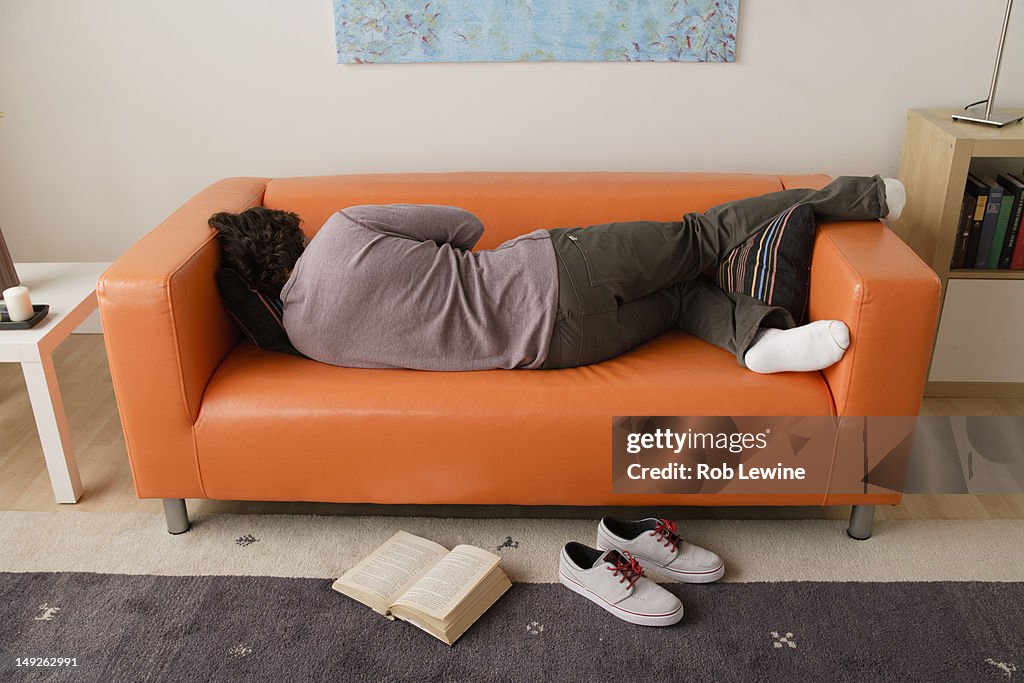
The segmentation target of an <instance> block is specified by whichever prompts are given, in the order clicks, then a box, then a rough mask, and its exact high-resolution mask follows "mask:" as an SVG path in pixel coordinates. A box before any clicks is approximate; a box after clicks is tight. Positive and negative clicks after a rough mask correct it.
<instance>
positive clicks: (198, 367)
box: [96, 178, 267, 498]
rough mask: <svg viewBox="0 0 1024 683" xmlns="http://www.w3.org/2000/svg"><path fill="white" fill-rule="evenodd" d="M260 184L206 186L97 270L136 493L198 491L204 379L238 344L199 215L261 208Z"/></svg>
mask: <svg viewBox="0 0 1024 683" xmlns="http://www.w3.org/2000/svg"><path fill="white" fill-rule="evenodd" d="M266 184H267V179H265V178H228V179H225V180H220V181H218V182H216V183H213V184H212V185H210V186H209V187H207V188H206V189H204V190H202V191H201V192H199V193H198V194H197V195H195V196H194V197H192V198H191V199H190V200H188V202H186V203H185V204H184V205H183V206H182V207H181V208H179V209H178V210H177V211H175V212H174V213H173V214H171V216H170V217H168V218H167V219H166V220H165V221H164V222H163V223H161V224H160V225H158V226H157V227H156V228H154V229H153V230H152V231H150V232H149V233H148V234H146V235H145V236H144V237H143V238H142V239H141V240H139V241H138V242H137V243H136V244H134V245H133V246H131V247H130V248H129V249H128V250H127V251H126V252H124V254H122V255H121V256H120V257H119V258H118V259H117V260H116V261H115V262H114V263H113V264H112V265H111V266H110V268H108V269H107V270H106V271H105V272H104V273H103V275H101V276H100V280H99V283H98V284H97V288H96V295H97V299H98V301H99V309H100V318H101V320H102V323H103V333H104V341H105V343H106V346H107V356H108V358H109V362H110V374H111V379H112V380H113V385H114V393H115V395H116V397H117V405H118V411H119V413H120V416H121V424H122V427H123V429H124V435H125V444H126V446H127V449H128V456H129V459H130V461H131V466H132V473H133V475H134V480H135V488H136V492H137V493H138V495H139V496H140V497H142V498H200V497H205V494H204V492H203V489H202V481H201V479H200V476H199V470H198V464H197V459H196V451H195V443H194V439H193V432H192V427H193V425H194V423H195V421H196V418H197V417H198V414H199V406H200V401H201V399H202V395H203V391H204V390H205V389H206V384H207V382H208V381H209V379H210V377H211V376H212V375H213V371H214V369H215V368H216V367H217V365H218V364H219V363H220V362H221V360H222V359H223V358H224V356H225V355H226V354H227V353H228V351H230V350H231V348H232V347H234V345H235V344H236V343H237V341H238V333H237V331H236V330H235V328H234V327H233V325H232V323H231V321H230V319H229V318H228V316H227V314H226V312H225V311H224V307H223V305H222V303H221V299H220V295H219V293H218V292H217V286H216V283H215V281H214V272H215V271H216V269H217V267H218V265H219V261H220V249H219V247H218V245H217V240H216V233H215V232H214V231H213V230H211V229H210V227H209V225H208V223H207V221H208V219H209V217H210V216H211V215H212V214H214V213H216V212H217V211H231V212H238V211H242V210H244V209H246V208H248V207H250V206H256V205H260V204H261V203H262V201H263V192H264V189H265V188H266Z"/></svg>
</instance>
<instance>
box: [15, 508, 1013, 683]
mask: <svg viewBox="0 0 1024 683" xmlns="http://www.w3.org/2000/svg"><path fill="white" fill-rule="evenodd" d="M844 526H845V523H844V522H842V521H838V520H836V521H832V520H687V521H685V523H684V524H683V527H682V528H683V532H684V535H685V536H686V537H687V538H689V539H691V540H693V541H694V542H697V543H699V544H701V545H706V546H708V547H711V548H713V549H715V550H716V551H718V552H719V553H720V554H721V555H722V556H723V558H724V559H725V561H726V565H727V573H726V576H725V579H724V580H723V582H722V583H719V584H714V585H707V586H690V585H680V584H666V587H667V588H668V589H669V590H672V591H674V592H676V593H677V594H678V595H679V596H680V597H681V598H682V600H683V603H684V605H685V606H686V615H685V617H684V618H683V621H682V622H681V623H679V624H678V625H676V626H673V627H669V628H664V629H652V628H644V627H639V626H633V625H630V624H626V623H625V622H621V621H618V620H617V619H615V618H614V617H613V616H612V615H610V614H608V613H607V612H605V611H604V610H601V609H600V608H598V607H597V606H596V605H593V604H592V603H590V602H587V601H586V600H584V599H582V598H580V597H579V596H577V595H575V594H574V593H572V592H570V591H569V590H567V589H566V588H564V587H563V586H561V585H559V584H557V583H552V582H553V581H554V580H555V577H556V571H557V569H556V567H557V556H558V550H559V548H560V547H561V545H562V544H563V543H564V542H565V541H566V540H573V539H575V540H580V541H584V542H587V541H588V540H589V541H592V539H593V533H594V528H595V521H594V520H585V519H583V520H581V519H561V520H551V519H450V518H422V517H353V516H309V515H230V514H224V515H212V516H204V515H197V516H196V517H195V519H194V527H193V530H192V531H190V532H189V533H187V534H183V535H181V536H170V535H169V534H167V533H166V531H165V530H164V527H163V517H162V515H159V514H148V513H147V514H141V513H101V512H76V511H71V510H69V511H61V512H56V513H30V512H4V513H0V681H5V682H6V681H8V680H13V681H22V680H24V681H46V680H53V681H96V682H102V683H106V682H107V681H175V682H177V681H247V680H254V681H306V680H324V681H346V680H360V681H361V680H367V681H370V680H373V681H376V680H394V681H399V680H402V681H404V680H411V681H430V680H450V681H539V680H560V681H598V680H599V681H603V682H604V683H612V682H613V681H620V680H627V681H628V680H636V681H647V680H653V681H661V680H666V681H669V680H671V681H676V680H695V681H761V680H766V681H767V680H770V681H786V680H789V681H803V680H815V681H819V680H828V681H832V680H841V681H846V680H849V681H853V680H858V681H877V680H892V681H1017V680H1021V679H1022V678H1024V627H1022V624H1024V616H1022V615H1024V583H1021V581H1024V569H1022V567H1024V524H1021V523H1020V522H1019V521H1014V520H959V521H957V520H948V521H944V520H916V521H906V522H893V521H882V522H879V523H878V524H877V525H876V528H875V533H874V536H873V537H872V538H871V539H870V540H869V541H863V542H857V541H852V540H850V539H849V538H848V537H847V536H846V534H845V533H844V531H843V529H844ZM398 529H404V530H406V531H409V532H411V533H415V534H417V535H420V536H425V537H428V538H432V539H434V540H436V541H438V542H439V543H441V544H443V545H445V546H447V547H449V548H450V547H453V546H455V545H457V544H459V543H471V544H473V545H477V546H479V547H482V548H486V549H489V550H492V551H493V552H496V553H498V554H499V555H501V557H502V566H503V567H504V569H505V571H506V572H507V573H508V575H509V577H510V578H511V579H512V580H513V581H514V582H515V584H514V586H513V588H512V590H510V591H509V592H508V593H507V594H506V595H505V596H504V597H503V598H502V599H501V600H499V601H498V603H497V604H496V605H495V606H494V607H493V608H492V609H491V610H490V611H489V612H487V613H486V614H485V615H484V616H483V618H482V619H481V620H480V621H479V622H478V623H477V624H476V625H474V626H473V627H472V628H471V629H470V630H469V631H468V632H467V633H466V634H465V635H464V636H463V637H462V639H461V640H459V641H458V642H457V643H456V644H455V646H454V647H451V648H449V647H448V646H447V645H444V644H442V643H440V642H439V641H436V640H434V639H433V638H432V637H430V636H428V635H426V634H424V633H422V632H420V631H419V630H417V629H415V628H413V627H412V626H409V625H408V624H405V623H403V622H390V621H388V620H386V619H384V618H383V617H380V616H378V615H377V614H375V613H373V612H372V611H370V610H369V609H368V608H366V607H364V606H362V605H360V604H358V603H356V602H354V601H352V600H349V599H348V598H346V597H344V596H342V595H339V594H338V593H336V592H334V591H332V590H331V588H330V585H331V581H332V580H333V579H334V578H336V577H338V576H340V575H341V574H342V573H343V572H344V571H345V570H346V569H347V568H348V567H350V566H351V565H352V564H353V563H354V562H355V561H356V560H357V559H359V558H362V557H363V556H365V555H366V554H368V553H369V552H370V551H371V550H373V549H374V548H375V547H376V546H377V545H379V544H380V543H381V542H382V541H383V540H385V539H386V538H388V537H389V536H390V535H391V534H393V533H394V532H395V531H397V530H398ZM31 657H37V658H41V657H50V658H61V657H63V658H71V657H73V658H75V660H76V663H77V665H78V666H77V667H73V668H26V667H18V666H16V664H17V659H18V658H31Z"/></svg>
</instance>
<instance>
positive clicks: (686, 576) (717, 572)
mask: <svg viewBox="0 0 1024 683" xmlns="http://www.w3.org/2000/svg"><path fill="white" fill-rule="evenodd" d="M595 547H596V548H597V549H598V550H603V551H605V552H607V551H609V550H612V548H609V547H606V546H605V545H604V544H603V543H601V542H600V541H599V542H598V543H597V544H596V545H595ZM615 550H618V548H615ZM636 558H637V559H638V560H640V561H641V564H643V566H644V569H653V570H654V571H656V572H658V573H659V574H661V575H662V576H669V577H672V578H673V579H676V580H677V581H680V582H682V583H714V582H715V581H718V580H719V579H720V578H722V577H723V576H725V562H723V563H722V564H720V565H719V566H718V569H711V570H709V571H706V572H683V571H679V570H677V569H669V568H668V567H666V566H664V565H660V564H658V563H657V562H655V561H654V560H648V559H646V558H644V557H640V556H639V555H637V556H636Z"/></svg>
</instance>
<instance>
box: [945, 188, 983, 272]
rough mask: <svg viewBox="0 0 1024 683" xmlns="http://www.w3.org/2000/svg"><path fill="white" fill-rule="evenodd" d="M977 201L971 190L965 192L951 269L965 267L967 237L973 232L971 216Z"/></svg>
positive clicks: (950, 263) (950, 262)
mask: <svg viewBox="0 0 1024 683" xmlns="http://www.w3.org/2000/svg"><path fill="white" fill-rule="evenodd" d="M977 203H978V200H977V198H976V197H971V194H970V193H969V192H966V191H965V192H964V200H963V201H962V202H961V203H960V218H959V219H958V220H957V222H956V241H955V242H954V243H953V257H952V258H951V259H950V261H949V267H950V269H953V268H963V263H964V253H965V252H966V251H967V238H968V237H970V234H971V216H972V214H973V213H974V209H975V207H976V205H977Z"/></svg>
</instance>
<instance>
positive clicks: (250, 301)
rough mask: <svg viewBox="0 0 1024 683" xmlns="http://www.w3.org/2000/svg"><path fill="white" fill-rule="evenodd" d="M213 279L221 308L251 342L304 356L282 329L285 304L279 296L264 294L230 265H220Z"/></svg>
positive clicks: (263, 347) (261, 346) (264, 347)
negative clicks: (225, 266) (222, 266)
mask: <svg viewBox="0 0 1024 683" xmlns="http://www.w3.org/2000/svg"><path fill="white" fill-rule="evenodd" d="M215 278H216V280H217V289H219V290H220V296H221V298H222V299H223V300H224V308H225V309H227V312H228V313H229V314H230V315H231V317H232V318H233V319H234V321H235V322H236V323H237V324H238V327H239V328H241V330H242V332H243V333H245V336H247V337H248V338H249V340H250V341H251V342H252V343H253V344H255V345H256V346H258V347H260V348H261V349H266V350H267V351H279V352H281V353H290V354H293V355H295V356H302V355H303V354H301V353H299V351H298V350H297V349H296V348H295V347H294V346H292V343H291V341H290V340H289V339H288V334H287V333H286V332H285V330H284V323H283V322H282V314H283V312H284V304H282V303H281V300H280V299H272V298H269V297H265V296H263V295H262V294H260V293H259V292H258V291H256V290H255V289H253V288H252V287H250V286H249V283H248V282H246V281H245V279H244V278H242V276H241V275H239V274H238V273H237V272H235V271H234V270H232V269H230V268H221V269H220V270H218V271H217V273H216V275H215Z"/></svg>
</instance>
